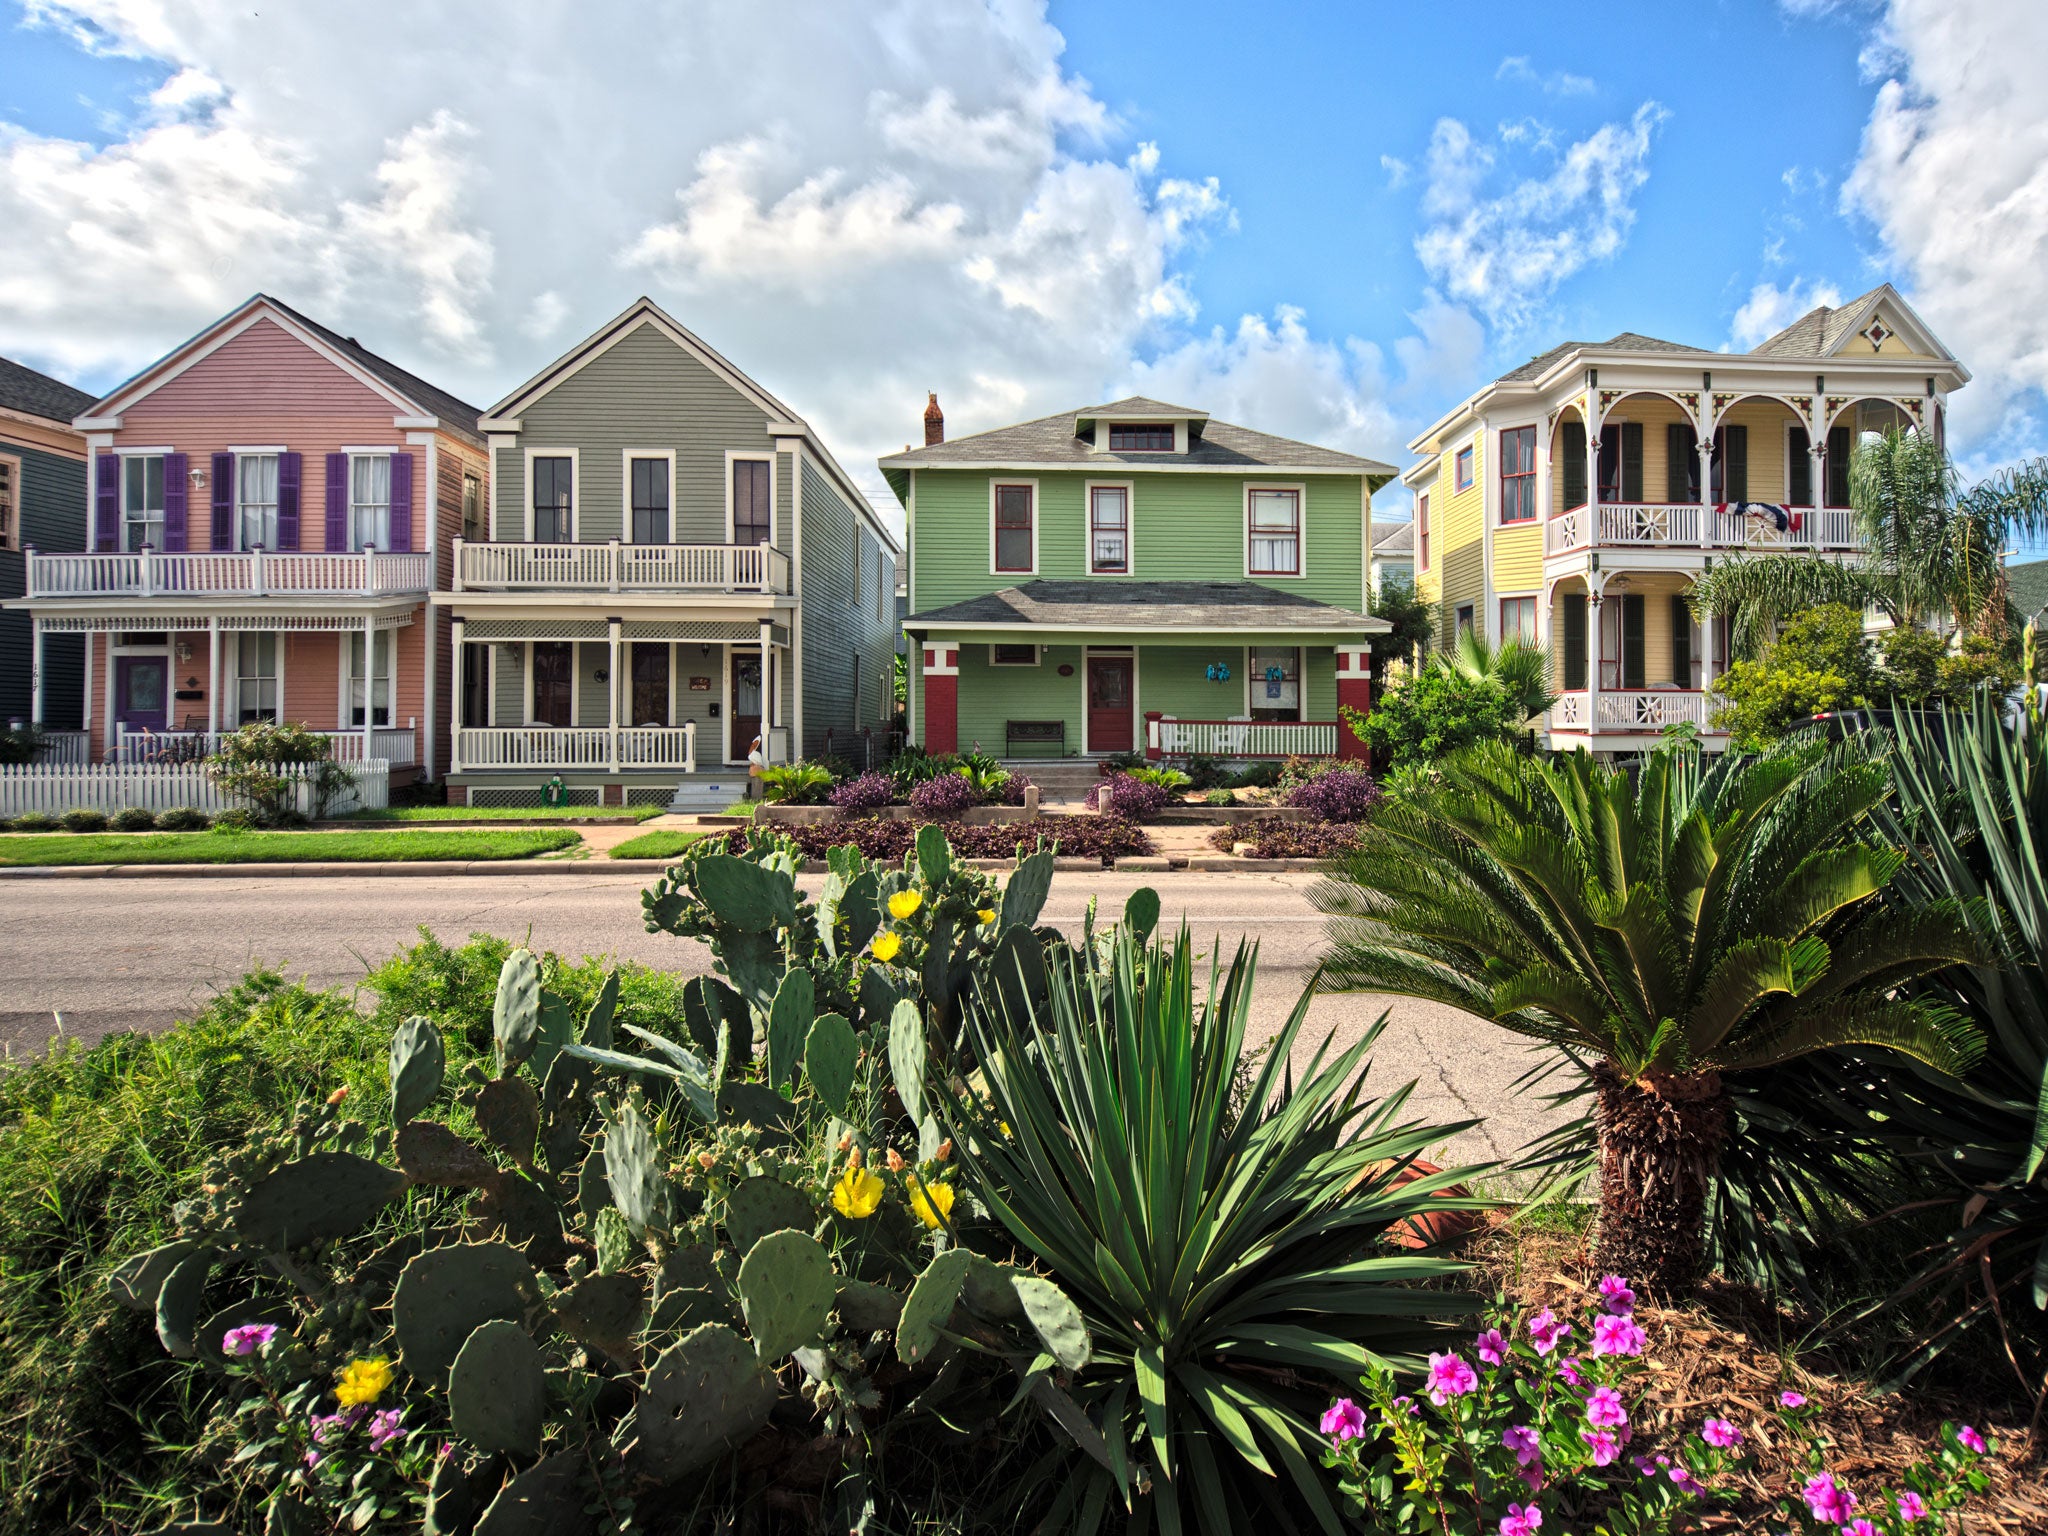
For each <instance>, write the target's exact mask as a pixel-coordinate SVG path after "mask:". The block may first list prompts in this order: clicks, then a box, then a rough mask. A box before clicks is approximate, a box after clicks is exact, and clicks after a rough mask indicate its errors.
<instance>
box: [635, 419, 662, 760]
mask: <svg viewBox="0 0 2048 1536" xmlns="http://www.w3.org/2000/svg"><path fill="white" fill-rule="evenodd" d="M639 462H641V463H647V462H649V461H648V460H645V459H642V460H640V461H639ZM652 462H655V463H659V464H661V465H662V467H663V468H664V469H666V468H667V467H668V461H667V460H665V459H659V460H654V461H652ZM630 718H631V720H632V723H633V724H634V725H667V724H668V723H669V722H668V646H667V644H666V643H665V642H664V643H660V644H653V645H650V644H648V643H646V642H645V641H635V642H634V645H633V701H632V714H631V717H630Z"/></svg>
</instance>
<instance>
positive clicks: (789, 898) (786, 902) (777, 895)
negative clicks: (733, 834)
mask: <svg viewBox="0 0 2048 1536" xmlns="http://www.w3.org/2000/svg"><path fill="white" fill-rule="evenodd" d="M690 882H691V884H692V885H693V886H694V887H695V888H696V891H697V894H698V896H700V897H701V898H702V899H703V902H704V905H705V906H707V907H709V908H710V909H711V910H712V912H713V913H714V914H715V915H716V916H717V918H718V920H719V921H720V922H721V923H729V924H731V925H732V926H733V927H734V928H737V929H739V930H740V931H741V932H743V933H773V932H774V931H775V930H776V929H777V928H787V927H789V926H790V925H791V924H792V923H794V922H795V921H796V882H795V881H794V880H792V879H791V878H790V877H789V876H788V875H787V874H784V873H783V872H782V871H780V870H772V869H767V868H764V867H763V866H761V865H759V864H756V863H754V862H752V861H751V860H748V859H740V858H735V857H733V855H731V854H729V853H716V854H709V855H707V856H706V857H704V858H701V859H698V860H696V861H694V863H693V864H692V865H691V868H690Z"/></svg>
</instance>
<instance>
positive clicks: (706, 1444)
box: [630, 1323, 776, 1482]
mask: <svg viewBox="0 0 2048 1536" xmlns="http://www.w3.org/2000/svg"><path fill="white" fill-rule="evenodd" d="M775 1398H776V1386H775V1377H774V1375H773V1373H771V1372H770V1371H769V1370H768V1368H767V1367H766V1366H765V1365H763V1364H762V1363H761V1361H760V1360H759V1359H758V1358H757V1357H756V1356H755V1354H754V1351H753V1350H752V1349H751V1348H750V1347H748V1344H747V1341H746V1340H745V1339H742V1338H741V1337H740V1336H739V1335H738V1334H736V1333H734V1332H733V1331H732V1330H731V1329H730V1328H728V1327H726V1326H725V1325H724V1324H722V1323H704V1324H702V1325H700V1326H699V1327H696V1328H693V1329H692V1330H691V1331H690V1332H689V1333H687V1334H685V1335H684V1336H683V1338H682V1339H681V1341H680V1342H678V1343H676V1344H674V1345H672V1346H671V1347H670V1348H668V1349H666V1350H664V1351H663V1352H662V1354H661V1357H660V1358H659V1359H657V1360H656V1361H655V1362H654V1364H653V1366H652V1367H650V1368H649V1370H648V1372H647V1381H646V1384H645V1385H644V1386H642V1387H641V1389H640V1400H639V1403H638V1405H637V1406H636V1407H635V1409H634V1412H633V1422H632V1425H631V1426H630V1427H631V1429H632V1431H633V1433H634V1435H635V1436H636V1437H637V1439H638V1445H637V1447H636V1456H637V1459H638V1462H639V1466H640V1470H642V1471H643V1472H645V1473H646V1474H647V1475H649V1476H651V1477H655V1478H658V1479H660V1480H661V1481H663V1482H671V1481H673V1480H674V1479H676V1478H678V1477H681V1476H682V1475H683V1474H684V1473H686V1472H692V1471H695V1470H696V1469H697V1468H698V1467H702V1466H706V1465H708V1464H709V1463H711V1462H713V1461H716V1460H717V1459H718V1458H719V1456H721V1455H722V1454H724V1452H725V1451H726V1450H728V1449H729V1448H730V1447H732V1446H735V1445H737V1444H739V1443H740V1442H741V1441H742V1440H745V1439H746V1438H747V1437H748V1436H750V1435H752V1434H753V1433H754V1431H756V1430H757V1429H759V1428H760V1427H761V1426H762V1425H763V1424H766V1423H767V1422H768V1415H769V1413H770V1411H771V1410H772V1409H773V1408H774V1407H775Z"/></svg>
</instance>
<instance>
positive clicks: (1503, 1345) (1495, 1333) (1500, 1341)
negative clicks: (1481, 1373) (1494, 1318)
mask: <svg viewBox="0 0 2048 1536" xmlns="http://www.w3.org/2000/svg"><path fill="white" fill-rule="evenodd" d="M1472 1348H1473V1349H1474V1350H1475V1351H1476V1352H1477V1353H1478V1355H1479V1358H1480V1359H1482V1360H1484V1361H1485V1362H1486V1363H1487V1364H1488V1365H1499V1364H1500V1363H1501V1361H1503V1360H1505V1359H1507V1357H1508V1341H1507V1338H1506V1337H1505V1336H1504V1335H1503V1334H1502V1333H1501V1331H1500V1330H1499V1329H1498V1328H1489V1329H1487V1330H1486V1332H1484V1333H1482V1334H1481V1335H1479V1337H1478V1338H1476V1339H1474V1340H1473V1341H1472Z"/></svg>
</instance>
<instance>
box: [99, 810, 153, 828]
mask: <svg viewBox="0 0 2048 1536" xmlns="http://www.w3.org/2000/svg"><path fill="white" fill-rule="evenodd" d="M155 829H156V816H155V815H154V814H153V813H152V812H149V811H145V810H144V809H143V808H142V807H141V806H139V805H130V806H124V807H123V808H122V809H120V810H118V811H116V812H114V814H113V815H111V816H109V817H108V818H107V830H108V831H109V832H151V831H154V830H155Z"/></svg>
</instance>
